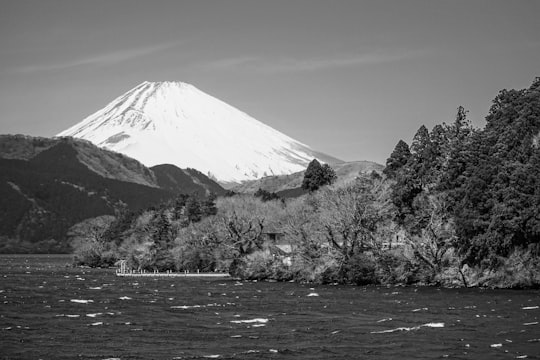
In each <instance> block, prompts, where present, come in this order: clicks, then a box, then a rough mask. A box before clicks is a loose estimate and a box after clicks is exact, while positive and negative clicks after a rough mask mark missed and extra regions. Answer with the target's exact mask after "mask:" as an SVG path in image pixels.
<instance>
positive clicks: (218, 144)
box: [59, 82, 339, 182]
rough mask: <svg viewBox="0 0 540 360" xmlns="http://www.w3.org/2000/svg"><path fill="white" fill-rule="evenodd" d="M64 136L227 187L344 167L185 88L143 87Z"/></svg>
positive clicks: (172, 84) (151, 84) (171, 84)
mask: <svg viewBox="0 0 540 360" xmlns="http://www.w3.org/2000/svg"><path fill="white" fill-rule="evenodd" d="M59 136H73V137H77V138H82V139H86V140H89V141H91V142H93V143H94V144H96V145H98V146H100V147H104V148H106V149H110V150H114V151H117V152H120V153H123V154H126V155H128V156H130V157H133V158H135V159H137V160H139V161H141V162H142V163H144V164H145V165H146V166H154V165H159V164H165V163H168V164H174V165H176V166H178V167H180V168H186V167H189V168H196V169H197V170H199V171H201V172H203V173H205V174H207V175H209V176H211V177H214V178H215V179H217V180H219V181H222V182H240V181H244V180H249V179H257V178H260V177H263V176H269V175H281V174H290V173H294V172H297V171H300V170H303V169H305V167H306V166H307V164H308V163H309V161H311V160H312V159H313V158H317V159H319V160H321V161H323V162H329V163H334V162H339V160H338V159H335V158H332V157H330V156H326V155H324V154H321V153H318V152H316V151H314V150H312V149H311V148H309V147H308V146H307V145H305V144H302V143H300V142H298V141H296V140H294V139H292V138H290V137H288V136H286V135H284V134H282V133H280V132H278V131H276V130H274V129H272V128H271V127H269V126H267V125H265V124H263V123H261V122H259V121H257V120H255V119H254V118H252V117H251V116H249V115H247V114H246V113H244V112H241V111H240V110H238V109H236V108H234V107H232V106H230V105H228V104H226V103H224V102H222V101H220V100H218V99H216V98H214V97H212V96H210V95H208V94H205V93H204V92H202V91H200V90H199V89H197V88H195V87H194V86H192V85H189V84H185V83H181V82H144V83H142V84H140V85H139V86H137V87H135V88H134V89H132V90H130V91H128V92H127V93H126V94H124V95H122V96H120V97H118V98H117V99H115V100H114V101H112V102H111V103H109V104H108V105H107V106H106V107H104V108H103V109H101V110H99V111H97V112H96V113H94V114H92V115H90V116H89V117H87V118H86V119H84V120H83V121H82V122H80V123H78V124H76V125H74V126H72V127H71V128H69V129H67V130H65V131H63V132H61V133H60V134H59Z"/></svg>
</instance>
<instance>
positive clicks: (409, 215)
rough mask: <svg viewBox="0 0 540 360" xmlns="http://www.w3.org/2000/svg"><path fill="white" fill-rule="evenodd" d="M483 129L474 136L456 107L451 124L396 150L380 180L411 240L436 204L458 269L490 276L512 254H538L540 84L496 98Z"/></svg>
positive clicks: (420, 132)
mask: <svg viewBox="0 0 540 360" xmlns="http://www.w3.org/2000/svg"><path fill="white" fill-rule="evenodd" d="M486 122H487V124H486V126H485V128H484V129H473V128H472V126H471V125H470V123H469V122H468V121H467V113H466V111H465V110H464V109H463V108H462V107H460V108H459V109H458V114H457V116H456V120H455V122H454V123H452V124H450V125H446V124H443V125H437V126H436V127H434V128H433V130H432V131H431V132H428V131H427V129H426V128H425V127H423V126H422V127H421V128H420V129H419V130H418V132H417V133H416V135H415V137H414V139H413V142H412V145H411V146H410V152H409V151H408V148H407V146H406V144H404V142H402V141H400V142H399V143H398V145H397V146H396V149H395V150H394V152H393V153H392V155H391V156H390V158H389V159H388V161H387V168H386V170H385V173H386V174H387V176H388V177H390V178H392V179H393V180H394V181H395V185H394V186H393V202H394V204H395V206H396V208H397V214H396V220H397V222H398V223H399V224H400V225H401V226H403V227H404V228H406V229H407V231H408V234H409V236H416V235H419V234H420V232H421V231H422V230H425V229H426V228H427V227H429V226H430V225H431V224H432V220H433V219H432V214H433V213H431V214H430V211H426V209H429V206H427V205H428V204H429V202H430V201H432V199H437V201H438V202H439V203H440V206H441V207H442V209H441V212H440V214H441V215H440V216H442V217H444V218H446V220H445V221H446V222H447V223H448V224H451V225H452V228H453V230H454V234H453V235H452V240H451V246H452V247H453V249H455V250H456V252H457V254H458V255H459V256H460V257H461V259H462V263H463V264H467V265H469V266H480V267H482V268H487V269H492V270H493V269H497V268H500V267H501V266H502V265H503V264H504V263H505V261H506V259H508V258H509V257H511V255H512V254H513V253H514V252H516V251H518V252H523V253H525V254H528V253H530V254H531V255H532V258H533V259H534V258H538V255H539V252H540V245H539V244H540V162H539V160H540V149H539V144H538V142H539V138H540V80H539V79H536V80H535V81H534V83H533V84H532V85H531V87H530V88H528V89H524V90H510V91H508V90H503V91H501V92H500V93H499V95H498V96H497V97H496V98H495V99H494V101H493V106H492V107H491V109H490V111H489V114H488V116H487V117H486ZM531 264H532V263H531ZM534 264H537V263H534ZM534 264H532V265H534Z"/></svg>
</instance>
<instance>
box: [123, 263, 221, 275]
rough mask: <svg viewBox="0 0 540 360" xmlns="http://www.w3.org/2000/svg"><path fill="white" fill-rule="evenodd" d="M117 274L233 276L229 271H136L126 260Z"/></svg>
mask: <svg viewBox="0 0 540 360" xmlns="http://www.w3.org/2000/svg"><path fill="white" fill-rule="evenodd" d="M116 276H122V277H204V278H228V277H231V275H229V274H228V273H223V272H199V271H197V272H188V271H183V272H174V271H170V270H169V271H167V272H158V271H154V272H146V271H134V270H130V269H127V266H126V261H125V260H122V261H121V262H120V268H119V269H116Z"/></svg>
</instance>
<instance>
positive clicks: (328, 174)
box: [302, 159, 336, 191]
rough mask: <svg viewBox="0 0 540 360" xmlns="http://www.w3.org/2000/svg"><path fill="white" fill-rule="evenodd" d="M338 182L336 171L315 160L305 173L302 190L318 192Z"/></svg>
mask: <svg viewBox="0 0 540 360" xmlns="http://www.w3.org/2000/svg"><path fill="white" fill-rule="evenodd" d="M335 180H336V173H335V171H334V169H332V168H331V167H330V165H328V164H323V165H321V163H320V162H319V161H317V159H313V160H312V161H311V162H310V163H309V164H308V167H307V169H306V172H305V173H304V179H303V181H302V189H304V190H308V191H315V190H318V189H319V188H320V187H321V186H324V185H330V184H332V183H333V182H334V181H335Z"/></svg>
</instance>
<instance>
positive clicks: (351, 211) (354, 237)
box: [319, 177, 391, 282]
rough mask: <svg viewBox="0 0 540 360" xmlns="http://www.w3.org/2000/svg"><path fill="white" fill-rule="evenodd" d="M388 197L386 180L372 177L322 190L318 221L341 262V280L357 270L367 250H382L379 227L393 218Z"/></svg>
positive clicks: (339, 273) (339, 275)
mask: <svg viewBox="0 0 540 360" xmlns="http://www.w3.org/2000/svg"><path fill="white" fill-rule="evenodd" d="M388 194H389V191H388V189H387V185H386V184H385V183H384V182H383V181H381V180H376V179H372V178H370V177H363V178H359V179H358V180H357V181H356V183H354V184H352V185H349V186H346V187H343V188H339V189H335V190H334V189H325V190H324V191H321V193H320V195H319V196H320V208H319V222H320V224H321V226H322V228H323V230H322V231H323V233H324V236H325V237H326V239H327V242H328V246H329V247H330V249H332V251H333V252H334V253H335V255H336V256H335V257H336V259H337V260H338V263H339V271H338V277H339V281H344V280H345V279H346V277H347V276H348V274H347V271H348V269H352V268H354V267H356V265H358V264H356V262H357V261H362V259H364V257H363V256H362V255H363V254H364V253H365V252H366V251H373V250H377V249H378V248H379V246H378V244H377V237H376V234H377V231H378V228H379V227H380V226H382V225H383V224H384V223H385V222H386V220H389V218H390V209H391V204H390V201H389V197H388ZM349 280H350V281H352V282H358V280H359V279H357V280H354V279H349Z"/></svg>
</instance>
